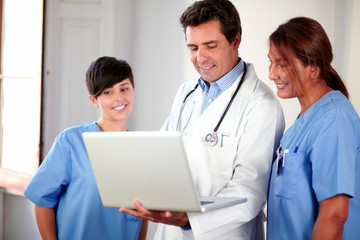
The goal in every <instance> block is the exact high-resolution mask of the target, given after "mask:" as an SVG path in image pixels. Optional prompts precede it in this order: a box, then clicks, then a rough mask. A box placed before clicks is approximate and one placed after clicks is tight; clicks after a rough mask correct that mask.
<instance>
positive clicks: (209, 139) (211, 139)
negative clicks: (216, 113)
mask: <svg viewBox="0 0 360 240" xmlns="http://www.w3.org/2000/svg"><path fill="white" fill-rule="evenodd" d="M246 71H247V68H246V63H245V62H244V72H243V75H242V76H241V79H240V82H239V84H238V86H237V87H236V90H235V92H234V94H233V95H232V96H231V99H230V101H229V103H228V105H227V106H226V108H225V111H224V112H223V114H222V115H221V118H220V120H219V122H218V123H217V125H216V126H215V128H214V130H213V132H212V133H208V134H206V136H205V139H204V140H205V142H206V143H207V144H208V145H209V146H215V145H216V144H217V142H218V136H217V130H218V129H219V127H220V125H221V123H222V121H223V120H224V118H225V116H226V114H227V112H228V110H229V108H230V106H231V104H232V102H233V101H234V99H235V96H236V94H237V93H238V91H239V89H240V87H241V84H242V83H243V81H244V78H245V75H246ZM198 86H199V84H198V83H197V84H196V86H195V87H194V89H192V90H191V91H190V92H188V94H186V96H185V98H184V100H183V102H182V105H181V108H180V113H179V119H178V122H177V126H176V129H177V130H178V131H180V119H181V116H182V112H183V110H184V107H185V105H186V100H187V99H188V97H189V96H190V95H191V94H192V93H194V92H195V90H196V89H197V87H198ZM187 124H188V123H187ZM187 124H186V126H185V127H184V128H186V127H187Z"/></svg>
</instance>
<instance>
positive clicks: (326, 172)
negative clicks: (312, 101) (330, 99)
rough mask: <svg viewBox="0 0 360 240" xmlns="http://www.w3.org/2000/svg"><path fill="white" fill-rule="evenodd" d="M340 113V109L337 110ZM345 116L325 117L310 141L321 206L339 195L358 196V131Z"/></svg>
mask: <svg viewBox="0 0 360 240" xmlns="http://www.w3.org/2000/svg"><path fill="white" fill-rule="evenodd" d="M338 110H339V109H338ZM354 129H355V124H354V122H353V121H352V120H351V118H350V117H349V116H347V115H346V113H343V112H340V113H339V112H336V111H334V112H333V113H331V114H328V115H326V116H324V117H322V118H321V119H320V120H319V121H318V122H317V124H315V125H314V127H313V128H312V129H311V132H310V134H309V138H308V140H307V141H308V144H309V148H308V149H310V150H309V153H308V154H309V158H310V162H311V164H312V165H311V166H312V186H313V188H314V191H315V194H316V197H317V200H318V201H319V202H320V201H322V200H325V199H327V198H330V197H333V196H335V195H337V194H347V195H349V196H350V197H353V196H354V194H355V192H354V191H355V159H356V153H357V149H356V131H354Z"/></svg>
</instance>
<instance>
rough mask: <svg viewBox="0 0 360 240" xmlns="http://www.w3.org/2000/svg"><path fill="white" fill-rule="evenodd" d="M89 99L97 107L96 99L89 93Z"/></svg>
mask: <svg viewBox="0 0 360 240" xmlns="http://www.w3.org/2000/svg"><path fill="white" fill-rule="evenodd" d="M89 99H90V101H91V102H92V104H94V106H95V107H98V103H97V100H96V98H95V97H94V96H93V95H89Z"/></svg>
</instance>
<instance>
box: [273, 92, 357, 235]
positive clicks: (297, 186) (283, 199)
mask: <svg viewBox="0 0 360 240" xmlns="http://www.w3.org/2000/svg"><path fill="white" fill-rule="evenodd" d="M280 144H281V149H280V154H279V157H278V159H277V160H276V161H275V162H274V163H273V166H272V172H271V179H270V186H269V195H268V221H267V239H269V240H275V239H276V240H279V239H311V235H312V230H313V227H314V223H315V221H316V219H317V216H318V211H319V202H320V201H322V200H325V199H327V198H330V197H333V196H335V195H337V194H346V195H349V196H350V197H351V198H350V202H349V216H348V220H347V222H346V224H345V228H344V233H343V238H342V239H358V238H359V236H360V217H359V216H360V196H359V195H360V166H359V165H360V119H359V116H358V114H357V113H356V111H355V110H354V108H353V106H352V105H351V103H350V102H349V101H348V99H347V98H346V97H345V96H344V95H343V94H342V93H340V92H339V91H331V92H329V93H327V94H326V95H325V96H323V97H322V98H321V99H320V100H318V101H317V102H316V103H314V104H313V105H312V106H311V107H310V108H309V109H308V110H307V111H306V112H305V113H304V114H303V116H301V117H300V118H298V119H297V120H296V121H295V123H294V124H293V125H292V126H291V127H290V128H289V129H288V130H287V131H286V132H285V134H284V135H283V138H282V139H281V141H280Z"/></svg>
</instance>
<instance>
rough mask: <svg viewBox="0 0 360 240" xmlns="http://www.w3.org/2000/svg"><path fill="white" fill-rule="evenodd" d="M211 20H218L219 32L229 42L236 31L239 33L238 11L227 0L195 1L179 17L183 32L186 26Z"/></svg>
mask: <svg viewBox="0 0 360 240" xmlns="http://www.w3.org/2000/svg"><path fill="white" fill-rule="evenodd" d="M212 20H219V22H220V24H221V32H222V34H224V36H225V37H226V39H227V40H228V41H229V42H230V43H231V42H232V41H233V40H234V38H235V36H236V34H237V33H240V35H241V31H242V30H241V22H240V16H239V13H238V11H237V10H236V8H235V6H234V5H233V4H232V3H231V2H230V1H228V0H203V1H196V2H194V3H193V4H192V5H191V6H189V7H188V8H187V9H186V10H185V12H184V13H183V14H182V15H181V17H180V23H181V25H182V27H183V29H184V33H185V32H186V28H187V27H188V26H198V25H200V24H202V23H206V22H209V21H212Z"/></svg>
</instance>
